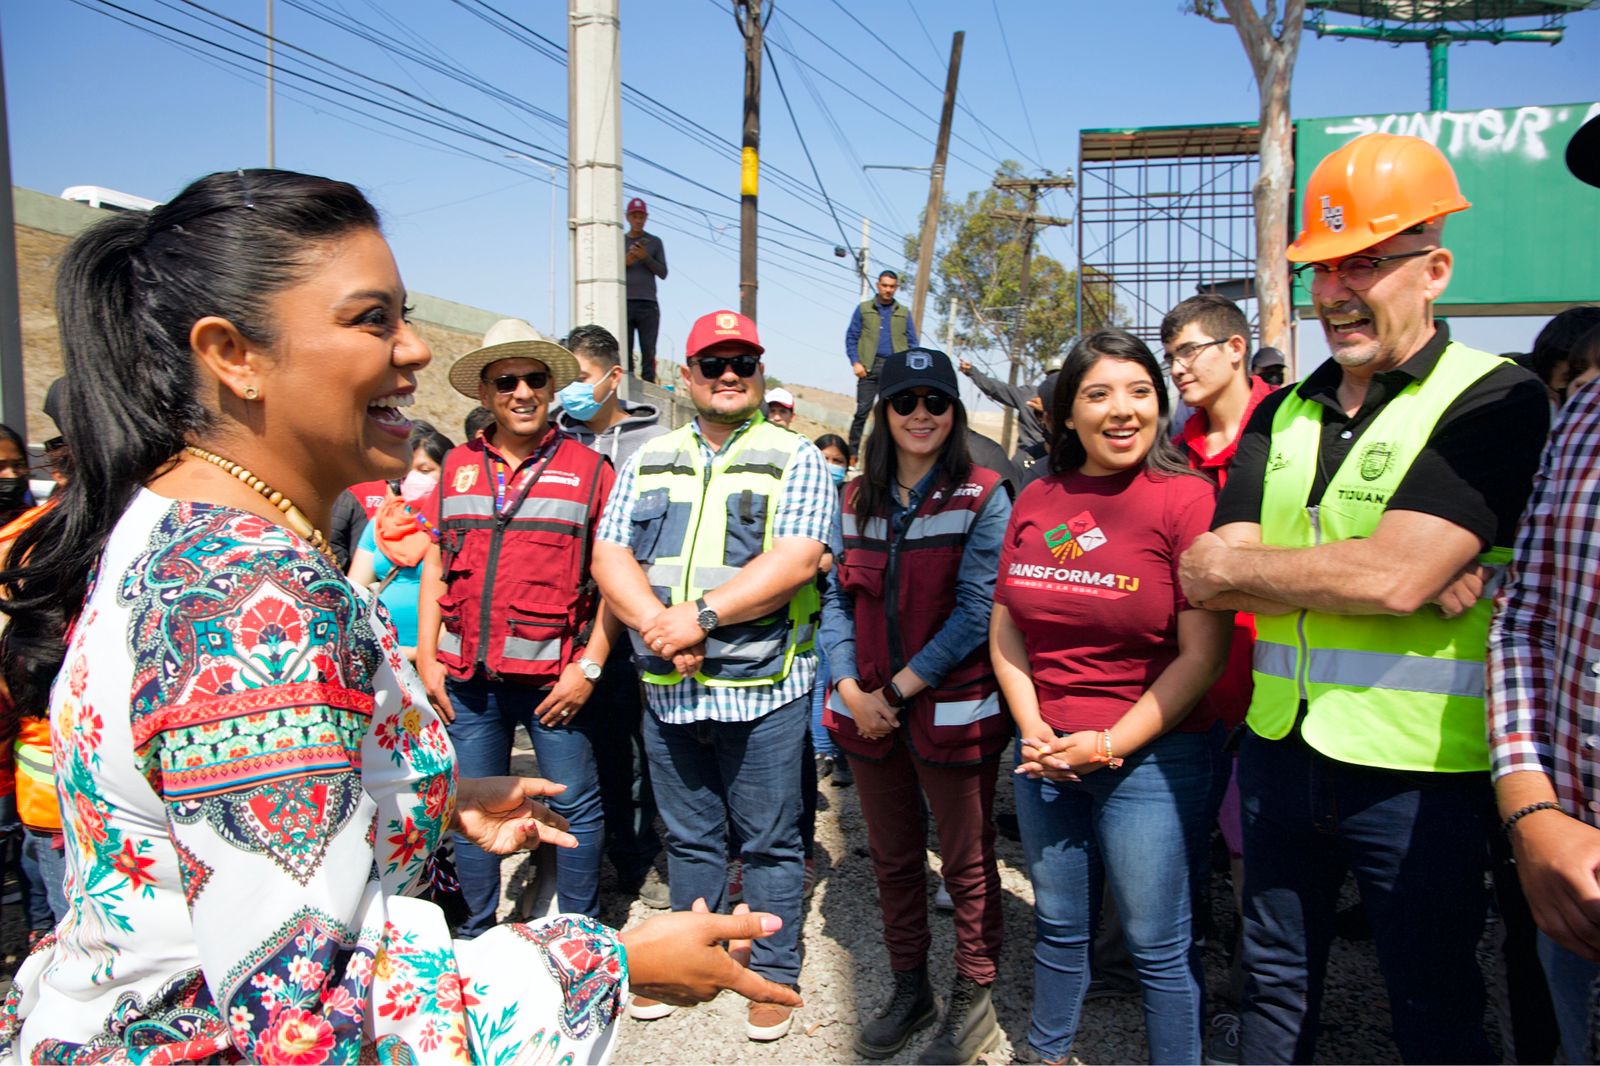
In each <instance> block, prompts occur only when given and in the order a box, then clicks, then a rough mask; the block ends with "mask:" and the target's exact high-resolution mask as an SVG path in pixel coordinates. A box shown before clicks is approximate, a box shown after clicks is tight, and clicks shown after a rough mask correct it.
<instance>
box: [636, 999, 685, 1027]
mask: <svg viewBox="0 0 1600 1066" xmlns="http://www.w3.org/2000/svg"><path fill="white" fill-rule="evenodd" d="M677 1009H678V1008H677V1007H674V1006H673V1005H672V1004H670V1003H663V1002H661V1000H659V999H651V998H650V997H649V996H633V997H631V998H630V999H629V1000H628V1017H630V1018H632V1019H633V1020H634V1021H636V1022H653V1021H655V1020H656V1019H657V1018H665V1017H666V1016H667V1015H669V1014H671V1013H672V1012H673V1011H675V1010H677Z"/></svg>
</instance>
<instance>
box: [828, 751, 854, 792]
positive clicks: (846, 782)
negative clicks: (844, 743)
mask: <svg viewBox="0 0 1600 1066" xmlns="http://www.w3.org/2000/svg"><path fill="white" fill-rule="evenodd" d="M855 783H856V775H855V774H854V773H853V772H852V771H851V769H850V760H849V759H847V758H846V757H845V756H843V755H841V756H839V757H838V758H837V759H835V760H834V761H833V784H834V786H835V787H836V788H849V787H850V786H851V785H853V784H855Z"/></svg>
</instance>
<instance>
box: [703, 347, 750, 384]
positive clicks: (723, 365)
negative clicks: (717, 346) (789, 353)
mask: <svg viewBox="0 0 1600 1066" xmlns="http://www.w3.org/2000/svg"><path fill="white" fill-rule="evenodd" d="M690 362H691V363H693V364H694V367H695V369H697V370H699V371H700V376H701V377H703V378H705V379H706V380H707V381H715V380H717V379H718V378H720V377H721V376H722V375H723V374H726V373H727V372H728V368H729V367H730V366H731V367H733V372H734V373H735V374H738V375H739V376H740V377H742V378H747V377H750V376H751V375H753V374H754V373H755V372H756V367H758V366H760V365H761V357H760V356H758V355H750V354H748V353H746V354H744V355H702V356H701V357H700V358H698V359H691V360H690Z"/></svg>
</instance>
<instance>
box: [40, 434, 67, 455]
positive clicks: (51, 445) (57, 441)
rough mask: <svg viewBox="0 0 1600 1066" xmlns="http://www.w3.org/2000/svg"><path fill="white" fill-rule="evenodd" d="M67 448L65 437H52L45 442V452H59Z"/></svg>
mask: <svg viewBox="0 0 1600 1066" xmlns="http://www.w3.org/2000/svg"><path fill="white" fill-rule="evenodd" d="M66 446H67V438H65V437H51V438H50V439H49V440H47V441H45V442H44V450H45V451H47V452H58V451H60V450H61V449H63V448H65V447H66Z"/></svg>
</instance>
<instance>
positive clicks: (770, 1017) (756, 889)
mask: <svg viewBox="0 0 1600 1066" xmlns="http://www.w3.org/2000/svg"><path fill="white" fill-rule="evenodd" d="M761 353H762V348H761V342H760V340H759V339H758V338H757V336H756V327H755V323H753V322H751V321H750V320H749V319H748V318H745V317H744V316H743V315H739V314H735V313H734V312H732V311H716V312H713V313H712V314H709V315H705V316H703V317H702V318H700V319H699V321H697V322H696V323H695V324H694V328H693V330H691V331H690V333H689V344H688V351H687V364H688V365H687V366H686V367H685V368H684V370H683V381H682V384H681V388H682V390H683V391H684V392H685V393H687V394H688V396H689V398H690V399H691V400H692V401H693V402H694V406H695V409H696V410H697V411H698V412H699V416H698V417H697V418H695V419H694V420H692V421H691V422H689V423H688V424H686V425H684V426H681V427H679V428H678V429H676V430H674V431H673V432H671V433H668V434H667V435H665V436H662V437H657V438H656V439H655V440H652V441H648V442H646V443H645V444H644V445H643V446H642V447H641V448H640V449H639V450H638V452H636V453H635V454H634V456H633V458H631V459H629V460H628V462H627V463H626V464H624V466H623V468H622V471H621V473H620V474H619V475H618V478H617V484H616V487H615V489H614V490H613V491H612V494H611V499H610V502H609V503H608V504H607V506H606V510H605V514H604V515H603V517H602V518H601V521H600V527H599V529H598V530H597V532H596V540H595V548H594V576H595V580H596V581H598V582H599V584H600V590H601V592H602V593H604V595H605V598H606V603H607V604H608V605H609V606H610V609H611V610H612V611H613V612H614V613H615V614H616V615H617V617H619V618H621V619H622V623H623V624H624V625H625V626H627V627H628V630H629V631H630V635H631V637H632V640H633V649H634V657H635V660H636V661H637V662H638V664H639V673H640V679H641V680H642V681H643V682H644V685H645V695H646V700H647V703H648V706H649V710H650V713H649V714H647V715H645V722H644V745H645V752H646V754H647V756H648V758H649V762H650V778H651V781H652V784H653V786H654V789H655V798H656V804H657V806H658V807H659V809H660V812H661V817H662V820H663V821H664V822H665V823H666V827H667V857H668V862H669V872H670V877H669V880H670V881H671V884H672V908H673V910H680V911H686V910H689V909H691V908H692V907H693V905H694V903H695V901H696V900H697V899H704V900H705V901H706V904H707V905H708V906H710V908H711V909H712V910H713V911H716V910H719V909H721V907H722V904H723V902H724V896H725V889H726V887H727V874H726V860H727V844H726V841H727V839H728V832H727V821H728V819H730V818H731V819H732V821H733V826H734V828H735V829H736V830H737V834H736V835H737V838H738V839H739V840H740V841H741V844H740V854H739V857H740V858H741V859H742V860H743V863H744V899H745V901H746V902H747V903H749V904H750V906H751V907H752V908H753V909H755V910H758V911H766V912H770V913H772V914H776V915H778V916H779V917H781V918H782V919H783V922H784V925H783V928H782V929H781V930H780V931H778V932H777V933H775V934H774V935H772V936H770V937H767V938H766V939H764V940H759V941H757V942H756V944H755V946H754V948H753V950H752V954H751V958H750V968H751V969H752V970H754V971H755V972H757V973H759V974H761V975H762V976H764V977H767V978H770V979H771V980H773V981H777V982H779V983H782V984H790V985H792V984H794V983H796V982H797V981H798V980H799V978H800V955H799V950H798V941H797V934H798V931H799V925H800V906H801V882H802V879H803V877H804V865H803V860H802V853H801V841H800V808H801V781H800V774H801V764H802V762H803V761H804V760H805V758H806V737H807V731H808V729H809V727H810V699H811V686H812V681H813V679H814V677H815V675H816V668H817V656H816V653H815V651H814V650H813V647H814V643H815V636H816V628H817V621H818V616H819V614H820V611H821V601H820V599H819V597H818V594H817V585H816V575H817V564H818V563H819V562H820V561H821V559H822V552H823V548H824V545H826V543H827V541H828V531H829V525H830V523H831V522H832V519H833V513H834V511H835V510H836V509H837V507H838V493H837V492H836V490H835V489H834V487H833V481H832V479H831V478H830V477H829V476H828V466H827V462H826V461H825V460H824V459H823V458H822V453H821V452H819V451H817V449H816V447H815V445H813V444H812V443H811V442H810V441H808V440H806V439H805V438H804V437H802V436H800V435H799V434H798V433H791V432H789V431H788V430H785V429H779V428H778V427H777V426H775V425H773V424H772V423H771V422H769V421H767V418H766V415H765V414H764V413H763V407H764V404H763V400H764V398H765V397H764V393H765V385H764V382H763V378H762V366H761ZM671 1009H672V1008H671V1007H670V1006H668V1005H667V1004H664V1003H656V1002H649V1001H645V1002H641V1001H639V1000H638V999H635V1001H634V1003H633V1004H632V1005H631V1006H630V1008H629V1013H630V1014H631V1015H632V1016H633V1017H635V1018H641V1019H643V1018H659V1017H661V1016H662V1015H663V1014H665V1013H668V1012H670V1011H671ZM790 1015H791V1009H790V1008H788V1007H782V1006H775V1005H772V1004H752V1006H751V1008H750V1012H749V1017H748V1019H747V1022H746V1027H745V1032H746V1035H748V1036H749V1038H750V1039H752V1040H776V1039H778V1038H779V1037H781V1036H783V1035H784V1034H785V1033H787V1032H788V1031H789V1026H790V1022H791V1017H790Z"/></svg>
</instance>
